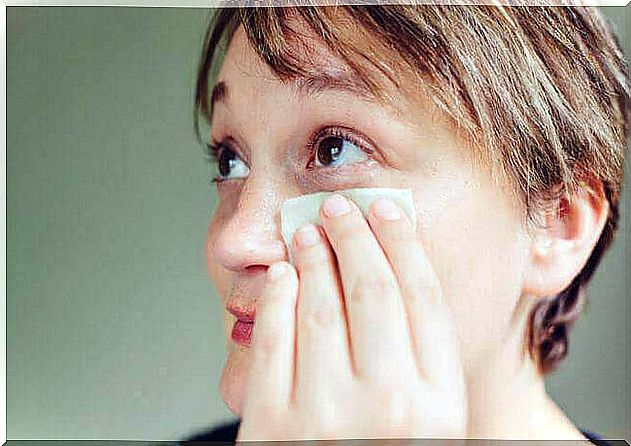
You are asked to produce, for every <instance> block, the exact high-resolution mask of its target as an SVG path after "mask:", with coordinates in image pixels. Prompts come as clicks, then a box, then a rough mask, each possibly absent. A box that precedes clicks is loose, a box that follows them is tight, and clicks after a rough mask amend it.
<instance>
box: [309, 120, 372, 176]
mask: <svg viewBox="0 0 631 446" xmlns="http://www.w3.org/2000/svg"><path fill="white" fill-rule="evenodd" d="M329 136H336V137H339V138H344V139H346V140H348V141H350V142H352V143H353V144H355V145H356V146H357V147H359V148H360V149H361V150H363V151H364V152H366V154H368V155H370V156H373V155H374V154H375V153H376V152H377V150H376V149H375V148H374V144H372V143H371V142H370V141H369V139H368V138H366V137H365V136H363V135H361V134H360V133H359V132H357V131H355V130H353V129H350V128H348V127H344V126H329V127H324V128H320V129H319V130H317V131H316V132H314V133H313V136H312V137H311V138H309V143H308V144H307V148H308V152H309V154H310V157H309V162H308V163H307V168H313V167H314V163H315V156H316V149H317V146H316V144H317V143H318V142H319V141H321V140H322V139H323V138H326V137H329ZM331 168H332V167H326V168H325V169H331ZM333 168H334V167H333Z"/></svg>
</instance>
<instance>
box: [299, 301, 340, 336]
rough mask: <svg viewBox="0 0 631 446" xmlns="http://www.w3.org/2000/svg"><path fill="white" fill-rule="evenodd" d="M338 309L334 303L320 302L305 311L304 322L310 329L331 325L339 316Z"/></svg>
mask: <svg viewBox="0 0 631 446" xmlns="http://www.w3.org/2000/svg"><path fill="white" fill-rule="evenodd" d="M336 310H337V309H336V307H335V306H334V305H333V304H332V303H319V304H317V305H315V306H314V307H313V308H309V309H308V310H306V311H305V313H304V316H303V324H304V326H305V328H306V329H308V330H319V329H321V328H327V327H330V326H332V325H333V322H334V321H335V320H336V318H337V311H336Z"/></svg>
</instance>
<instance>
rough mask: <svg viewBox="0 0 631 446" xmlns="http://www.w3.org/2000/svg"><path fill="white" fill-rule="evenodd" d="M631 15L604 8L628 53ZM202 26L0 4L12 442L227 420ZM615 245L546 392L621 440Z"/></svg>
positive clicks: (113, 435) (621, 303)
mask: <svg viewBox="0 0 631 446" xmlns="http://www.w3.org/2000/svg"><path fill="white" fill-rule="evenodd" d="M629 11H631V9H629V8H628V7H627V8H612V9H608V10H607V11H606V12H607V13H608V15H612V16H615V23H616V25H617V30H618V32H619V35H620V37H621V38H624V39H625V40H624V43H625V46H626V48H627V51H628V52H629V51H630V50H629V48H630V45H629V43H630V42H629V37H631V36H629V34H628V32H627V31H626V28H627V26H626V25H627V24H628V23H631V15H630V13H629ZM208 15H209V11H208V10H202V9H174V8H157V9H153V8H151V9H146V8H111V7H109V8H103V7H89V8H77V7H71V8H50V7H46V8H32V7H31V8H16V7H8V8H7V436H8V438H10V439H19V438H101V439H153V440H158V439H177V438H181V437H182V435H185V434H187V433H191V432H193V431H195V430H197V429H199V428H201V427H205V426H209V425H212V424H214V423H216V422H218V421H220V420H227V419H229V418H230V417H231V415H230V414H229V412H228V411H227V410H226V409H225V408H224V407H223V404H222V402H221V399H220V397H219V394H218V390H217V387H218V382H219V376H220V372H221V367H222V364H223V360H224V340H223V334H222V326H221V319H220V318H221V308H220V306H219V302H218V300H217V299H216V298H215V297H214V289H213V287H212V285H211V284H210V282H209V280H208V279H207V277H206V272H205V265H204V255H203V242H204V236H205V232H206V226H207V223H208V221H209V218H210V215H211V212H212V210H213V206H214V197H213V195H212V193H211V188H210V186H209V183H208V178H209V172H208V170H207V167H206V165H205V164H204V160H203V158H202V152H201V150H200V147H199V146H198V145H197V143H196V142H195V139H194V137H193V132H192V125H191V110H192V89H193V85H194V73H195V67H196V62H197V57H198V54H199V51H200V49H201V39H202V35H203V32H204V29H205V24H206V22H207V19H208ZM627 190H628V189H627ZM626 195H627V196H628V192H627V193H626ZM623 211H624V210H623ZM624 235H625V229H624V220H623V222H622V227H621V231H620V234H619V235H618V240H617V242H616V244H615V247H614V248H613V249H612V250H611V251H610V252H609V255H608V256H607V257H606V259H605V260H604V263H603V265H602V267H601V270H600V272H599V273H598V274H597V276H596V277H595V281H594V285H593V287H592V292H591V296H592V297H591V303H590V304H589V306H588V308H587V309H586V312H585V315H584V317H583V319H582V320H581V321H580V323H579V324H578V325H577V327H576V329H575V331H574V333H573V336H572V343H571V355H570V357H569V359H568V360H567V361H566V363H565V364H564V366H563V367H562V369H561V370H560V371H559V372H558V373H557V374H556V375H555V376H553V377H552V378H551V379H550V380H549V389H550V391H551V393H552V394H553V395H554V396H555V398H556V399H557V401H559V402H560V404H561V405H562V407H564V408H565V409H566V411H567V412H568V413H569V414H570V416H571V417H572V418H573V419H574V420H575V422H577V423H578V424H579V425H580V426H582V427H586V428H590V429H593V430H595V431H597V432H600V433H602V434H604V435H605V436H606V437H608V438H612V437H613V438H627V439H630V438H631V427H630V425H629V424H630V422H629V420H630V419H631V410H630V408H629V406H630V405H631V404H630V401H631V400H630V397H629V392H630V389H631V381H630V379H631V378H630V376H631V372H630V370H629V364H628V358H629V348H628V343H627V341H628V331H627V329H626V327H627V326H629V312H628V311H626V309H625V282H626V274H625V273H626V271H625V270H626V268H625V262H628V261H629V257H625V250H624V244H625V240H624ZM507 404H510V403H509V402H507Z"/></svg>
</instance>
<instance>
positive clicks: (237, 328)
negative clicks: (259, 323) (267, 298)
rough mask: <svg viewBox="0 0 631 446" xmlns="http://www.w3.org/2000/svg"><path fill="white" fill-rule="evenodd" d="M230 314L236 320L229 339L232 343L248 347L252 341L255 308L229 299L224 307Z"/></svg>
mask: <svg viewBox="0 0 631 446" xmlns="http://www.w3.org/2000/svg"><path fill="white" fill-rule="evenodd" d="M226 309H227V310H228V312H229V313H230V314H232V315H233V316H234V317H236V318H237V320H236V322H235V323H234V326H233V327H232V333H231V334H230V337H231V338H232V340H233V341H234V342H236V343H237V344H239V345H243V346H246V347H249V346H250V342H251V340H252V327H254V318H255V317H256V307H255V306H254V305H251V304H250V305H243V304H240V303H239V302H237V301H236V300H233V299H230V300H229V301H228V303H227V305H226Z"/></svg>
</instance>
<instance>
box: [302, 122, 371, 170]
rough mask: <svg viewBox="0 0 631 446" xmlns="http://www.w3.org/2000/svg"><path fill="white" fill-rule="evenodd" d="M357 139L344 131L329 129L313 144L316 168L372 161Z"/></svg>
mask: <svg viewBox="0 0 631 446" xmlns="http://www.w3.org/2000/svg"><path fill="white" fill-rule="evenodd" d="M360 146H363V144H361V143H360V142H359V141H358V140H357V138H355V137H354V136H353V135H352V134H350V133H349V132H345V131H343V130H342V129H329V130H327V131H326V133H324V134H321V135H320V136H318V137H317V138H316V140H315V141H314V143H313V144H312V147H313V149H312V150H313V151H314V152H315V153H314V164H315V166H316V167H337V166H339V165H341V164H344V163H345V164H352V163H355V162H361V161H365V160H367V159H370V156H369V155H368V154H367V153H366V150H365V149H363V148H362V147H360Z"/></svg>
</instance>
